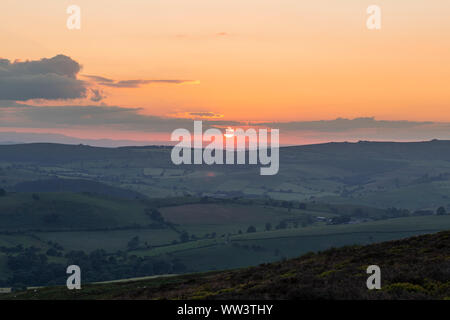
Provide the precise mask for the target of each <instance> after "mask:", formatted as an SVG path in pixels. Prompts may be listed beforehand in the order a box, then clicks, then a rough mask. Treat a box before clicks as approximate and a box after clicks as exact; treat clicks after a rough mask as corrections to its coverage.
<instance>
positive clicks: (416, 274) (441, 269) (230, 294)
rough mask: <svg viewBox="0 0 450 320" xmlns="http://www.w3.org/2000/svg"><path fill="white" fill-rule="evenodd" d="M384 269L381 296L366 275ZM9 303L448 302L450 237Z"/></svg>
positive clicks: (60, 290) (33, 294) (59, 290)
mask: <svg viewBox="0 0 450 320" xmlns="http://www.w3.org/2000/svg"><path fill="white" fill-rule="evenodd" d="M369 265H378V266H379V267H380V268H381V290H368V289H367V287H366V279H367V278H368V274H367V273H366V269H367V267H368V266H369ZM0 298H4V299H230V300H241V299H244V300H245V299H247V300H248V299H450V231H445V232H440V233H437V234H429V235H422V236H417V237H412V238H407V239H403V240H398V241H389V242H383V243H378V244H372V245H367V246H348V247H343V248H339V249H336V248H331V249H328V250H325V251H322V252H320V253H308V254H305V255H303V256H301V257H299V258H295V259H291V260H286V261H281V262H276V263H272V264H263V265H260V266H257V267H251V268H245V269H238V270H232V271H222V272H213V273H204V274H192V275H183V276H175V277H159V278H156V279H144V280H135V281H128V282H127V281H121V282H116V283H105V284H91V285H85V286H84V287H83V288H82V290H80V291H69V290H67V289H66V288H64V287H49V288H42V289H37V290H28V291H24V292H17V293H13V294H10V295H3V296H0Z"/></svg>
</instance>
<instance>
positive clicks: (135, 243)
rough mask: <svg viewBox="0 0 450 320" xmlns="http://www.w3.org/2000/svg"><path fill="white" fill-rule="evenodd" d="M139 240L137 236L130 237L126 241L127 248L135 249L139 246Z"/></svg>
mask: <svg viewBox="0 0 450 320" xmlns="http://www.w3.org/2000/svg"><path fill="white" fill-rule="evenodd" d="M140 242H141V240H140V239H139V237H138V236H136V237H134V238H132V239H131V240H130V241H128V250H135V249H137V248H139V243H140Z"/></svg>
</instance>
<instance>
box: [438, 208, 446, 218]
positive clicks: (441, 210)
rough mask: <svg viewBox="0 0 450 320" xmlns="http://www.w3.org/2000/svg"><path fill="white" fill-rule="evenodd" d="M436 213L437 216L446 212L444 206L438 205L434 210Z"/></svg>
mask: <svg viewBox="0 0 450 320" xmlns="http://www.w3.org/2000/svg"><path fill="white" fill-rule="evenodd" d="M436 214H437V215H438V216H443V215H445V214H447V211H446V210H445V208H444V207H439V208H438V209H437V210H436Z"/></svg>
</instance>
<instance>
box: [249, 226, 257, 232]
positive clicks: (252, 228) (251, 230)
mask: <svg viewBox="0 0 450 320" xmlns="http://www.w3.org/2000/svg"><path fill="white" fill-rule="evenodd" d="M253 232H256V228H255V227H254V226H250V227H248V229H247V233H253Z"/></svg>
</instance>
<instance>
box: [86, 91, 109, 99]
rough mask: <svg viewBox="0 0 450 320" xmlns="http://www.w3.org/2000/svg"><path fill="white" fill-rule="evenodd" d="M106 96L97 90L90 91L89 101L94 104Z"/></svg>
mask: <svg viewBox="0 0 450 320" xmlns="http://www.w3.org/2000/svg"><path fill="white" fill-rule="evenodd" d="M105 97H106V96H105V95H104V94H103V92H102V91H101V90H98V89H91V96H90V98H89V99H90V100H91V101H94V102H99V101H102V100H103V99H104V98H105Z"/></svg>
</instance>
